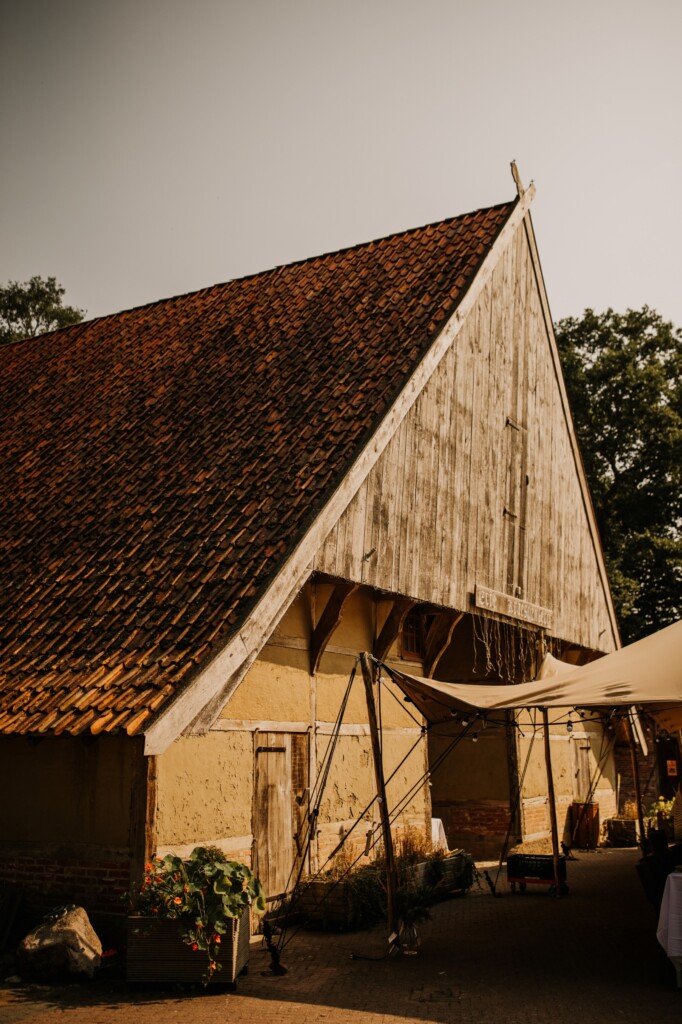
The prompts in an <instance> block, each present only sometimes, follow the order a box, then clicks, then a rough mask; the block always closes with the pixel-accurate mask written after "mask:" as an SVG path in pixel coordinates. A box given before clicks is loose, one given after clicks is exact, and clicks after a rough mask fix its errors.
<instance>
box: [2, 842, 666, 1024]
mask: <svg viewBox="0 0 682 1024" xmlns="http://www.w3.org/2000/svg"><path fill="white" fill-rule="evenodd" d="M577 856H578V860H577V861H575V862H571V863H569V864H568V869H569V874H568V881H569V885H570V890H571V891H570V895H569V896H568V897H567V898H566V899H562V900H556V899H554V898H552V897H551V896H550V895H548V894H547V892H546V890H545V889H544V887H542V888H538V889H536V890H534V891H529V892H528V893H526V894H523V895H521V894H516V895H512V894H511V893H510V892H509V890H508V887H507V885H506V883H504V882H502V883H501V884H500V886H499V889H500V891H501V892H502V893H503V895H502V896H501V897H500V898H493V896H492V895H491V894H490V893H489V891H488V890H487V889H485V888H484V889H481V890H474V891H473V892H472V893H470V894H469V895H468V896H467V897H465V898H462V899H456V900H452V901H450V902H448V903H444V904H441V905H439V906H438V907H436V908H435V910H434V913H433V918H432V920H431V921H430V922H429V923H428V924H426V925H424V926H423V928H422V945H421V948H420V951H419V953H418V955H416V956H396V957H391V958H389V959H384V960H376V961H372V960H362V959H352V958H351V954H353V953H358V954H362V955H364V956H367V957H380V956H381V955H382V953H383V952H384V949H385V939H384V935H383V933H382V932H381V930H379V929H377V930H375V931H373V932H370V933H365V932H359V933H354V934H345V935H336V934H330V933H318V932H315V933H313V932H305V931H299V932H297V933H296V934H295V935H293V937H292V938H291V942H290V944H289V945H288V946H287V949H286V953H285V955H284V957H283V960H284V962H285V963H286V965H287V966H288V968H289V972H288V974H286V975H285V976H284V977H279V978H275V977H271V976H269V975H267V974H264V973H263V972H265V971H266V969H267V966H268V963H269V958H268V957H267V955H266V954H265V953H264V952H263V951H262V950H261V948H260V945H259V944H256V943H254V945H253V946H252V953H251V962H250V970H249V974H248V976H247V977H245V978H242V979H240V981H239V989H238V992H236V993H233V994H225V993H220V994H210V993H209V994H204V993H197V992H183V991H179V990H178V991H172V990H171V991H168V990H166V991H161V992H160V991H147V992H130V991H128V989H127V987H126V985H125V982H123V981H111V980H107V981H105V980H100V981H96V982H93V983H90V984H84V985H69V986H63V987H47V986H43V987H39V986H16V987H10V986H4V987H2V986H0V1021H1V1022H2V1024H19V1022H21V1024H159V1022H161V1021H169V1020H170V1021H173V1020H178V1021H179V1020H182V1019H189V1020H201V1021H202V1024H213V1022H216V1024H217V1022H219V1021H220V1022H221V1024H222V1022H224V1021H226V1020H229V1021H230V1024H250V1022H256V1021H258V1022H263V1021H266V1020H268V1019H270V1020H274V1021H278V1022H279V1021H281V1022H283V1024H289V1022H292V1024H293V1022H296V1024H302V1022H315V1024H317V1022H319V1024H340V1022H347V1024H392V1022H396V1024H397V1022H402V1024H410V1022H417V1021H419V1022H433V1024H498V1022H500V1021H504V1024H548V1022H550V1021H551V1022H552V1024H564V1022H566V1024H567V1022H569V1021H570V1022H571V1024H575V1021H581V1024H596V1022H597V1021H598V1022H599V1024H605V1022H606V1024H610V1022H614V1021H618V1022H624V1024H649V1022H650V1021H656V1024H668V1022H671V1024H672V1022H675V1024H680V1021H682V990H678V989H676V988H675V986H674V975H673V972H672V969H671V968H669V965H668V963H667V961H666V959H665V956H664V955H663V953H662V951H661V950H660V947H659V946H658V943H657V942H656V938H655V927H656V918H655V914H654V911H653V909H652V908H651V907H650V906H649V905H648V904H647V903H646V901H645V899H644V894H643V891H642V890H641V887H640V885H639V882H638V880H637V877H636V875H635V871H634V863H635V861H636V859H637V857H638V853H637V852H636V851H634V850H601V851H598V852H594V853H578V855H577Z"/></svg>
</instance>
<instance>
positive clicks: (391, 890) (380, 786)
mask: <svg viewBox="0 0 682 1024" xmlns="http://www.w3.org/2000/svg"><path fill="white" fill-rule="evenodd" d="M360 666H361V668H362V678H363V679H364V682H365V696H366V698H367V719H368V722H369V734H370V737H371V740H372V757H373V760H374V775H375V778H376V786H377V796H378V798H379V812H380V817H381V830H382V834H383V839H384V852H385V855H386V900H387V903H388V932H389V942H390V943H391V944H396V945H399V943H400V940H399V936H398V914H397V909H396V892H397V888H398V875H397V872H396V866H395V857H394V855H393V837H392V836H391V823H390V820H389V813H388V803H387V801H386V782H385V780H384V767H383V759H382V755H381V742H380V739H379V727H378V724H377V713H376V704H375V701H374V684H375V679H376V671H375V667H374V662H373V661H372V660H371V658H370V656H369V654H367V653H363V654H361V655H360Z"/></svg>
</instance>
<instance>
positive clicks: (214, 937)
mask: <svg viewBox="0 0 682 1024" xmlns="http://www.w3.org/2000/svg"><path fill="white" fill-rule="evenodd" d="M213 941H214V942H215V944H216V946H219V945H220V936H219V935H218V933H217V932H216V934H215V935H214V936H213Z"/></svg>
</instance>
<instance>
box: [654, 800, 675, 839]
mask: <svg viewBox="0 0 682 1024" xmlns="http://www.w3.org/2000/svg"><path fill="white" fill-rule="evenodd" d="M674 802H675V801H674V798H671V799H670V800H666V798H665V797H664V796H659V797H658V799H657V800H654V802H653V803H652V805H651V807H650V808H649V815H650V817H651V818H652V819H653V822H654V828H658V829H659V830H660V831H661V832H663V833H665V835H666V836H667V837H668V839H672V838H673V835H674V833H673V803H674Z"/></svg>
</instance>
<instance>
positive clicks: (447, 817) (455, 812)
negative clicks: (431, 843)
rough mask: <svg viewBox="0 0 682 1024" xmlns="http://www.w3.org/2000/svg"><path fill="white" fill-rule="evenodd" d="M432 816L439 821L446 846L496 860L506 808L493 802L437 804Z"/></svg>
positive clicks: (505, 826) (506, 825) (506, 822)
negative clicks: (445, 838) (446, 841)
mask: <svg viewBox="0 0 682 1024" xmlns="http://www.w3.org/2000/svg"><path fill="white" fill-rule="evenodd" d="M433 814H434V817H436V818H441V820H442V822H443V827H444V829H445V834H446V836H447V837H448V846H449V847H450V849H451V850H455V849H459V848H463V849H465V850H468V852H469V853H471V854H473V856H474V857H478V858H480V859H489V858H492V859H494V858H496V857H498V856H499V854H500V850H501V849H502V844H503V842H504V839H505V836H506V834H507V829H508V828H509V805H508V804H507V803H503V802H502V801H494V800H481V801H471V800H459V801H448V802H446V801H438V803H434V807H433Z"/></svg>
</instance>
